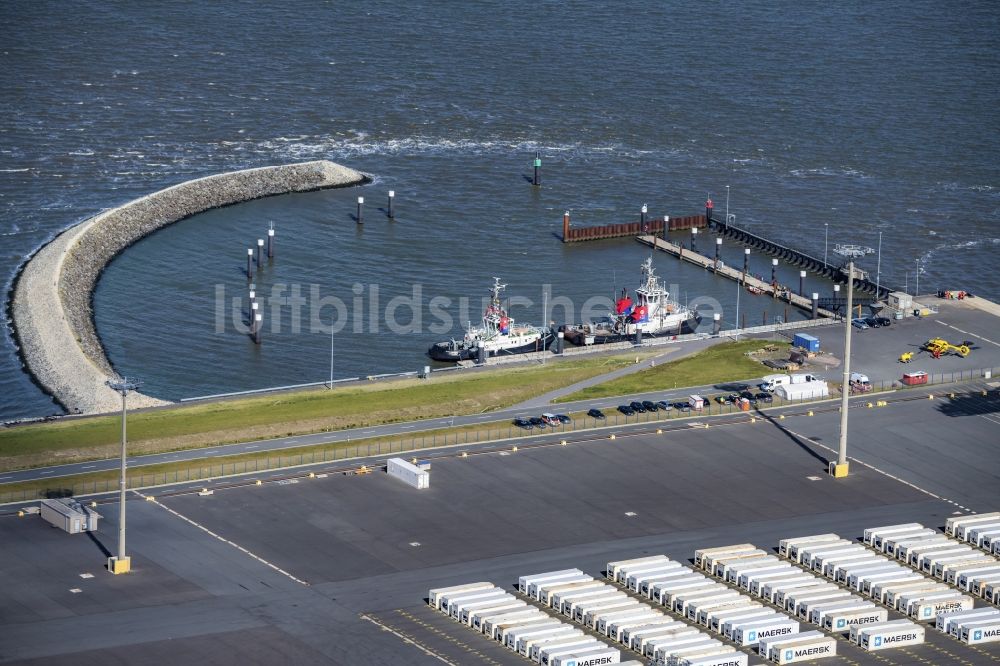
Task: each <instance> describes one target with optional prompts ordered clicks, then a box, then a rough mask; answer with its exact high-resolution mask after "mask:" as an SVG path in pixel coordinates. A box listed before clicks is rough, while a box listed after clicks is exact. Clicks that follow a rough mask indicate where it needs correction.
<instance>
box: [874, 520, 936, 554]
mask: <svg viewBox="0 0 1000 666" xmlns="http://www.w3.org/2000/svg"><path fill="white" fill-rule="evenodd" d="M922 529H924V526H923V525H921V524H920V523H900V524H898V525H882V526H881V527H869V528H868V529H866V530H865V531H864V535H863V539H862V540H863V541H864V542H865V543H867V544H868V545H869V546H873V547H874V548H876V549H879V550H881V546H882V541H881V537H882V536H884V535H887V534H895V533H903V532H906V531H907V530H909V531H910V532H912V531H914V530H922Z"/></svg>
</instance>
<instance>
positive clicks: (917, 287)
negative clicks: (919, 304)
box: [913, 259, 920, 298]
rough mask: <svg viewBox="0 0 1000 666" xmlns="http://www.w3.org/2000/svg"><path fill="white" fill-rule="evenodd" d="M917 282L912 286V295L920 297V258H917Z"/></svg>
mask: <svg viewBox="0 0 1000 666" xmlns="http://www.w3.org/2000/svg"><path fill="white" fill-rule="evenodd" d="M916 280H917V284H916V285H914V287H913V297H914V298H920V259H917V275H916Z"/></svg>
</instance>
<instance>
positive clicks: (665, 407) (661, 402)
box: [656, 400, 673, 412]
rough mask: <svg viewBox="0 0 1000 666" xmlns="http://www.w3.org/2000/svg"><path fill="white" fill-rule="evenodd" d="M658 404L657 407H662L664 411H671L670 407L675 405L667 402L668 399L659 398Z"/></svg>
mask: <svg viewBox="0 0 1000 666" xmlns="http://www.w3.org/2000/svg"><path fill="white" fill-rule="evenodd" d="M656 406H657V407H659V408H660V409H662V410H663V411H665V412H666V411H669V410H670V408H671V407H672V406H673V405H671V404H670V403H669V402H667V401H666V400H657V401H656Z"/></svg>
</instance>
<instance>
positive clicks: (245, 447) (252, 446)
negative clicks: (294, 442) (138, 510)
mask: <svg viewBox="0 0 1000 666" xmlns="http://www.w3.org/2000/svg"><path fill="white" fill-rule="evenodd" d="M258 447H259V445H258V444H248V445H247V446H244V447H243V448H244V449H256V448H258ZM126 517H127V516H126Z"/></svg>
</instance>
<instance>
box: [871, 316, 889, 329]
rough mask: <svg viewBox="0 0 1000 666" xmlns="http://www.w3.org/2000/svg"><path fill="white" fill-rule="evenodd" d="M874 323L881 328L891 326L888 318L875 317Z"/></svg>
mask: <svg viewBox="0 0 1000 666" xmlns="http://www.w3.org/2000/svg"><path fill="white" fill-rule="evenodd" d="M875 321H877V322H878V325H879V326H882V327H883V328H884V327H886V326H889V325H890V324H892V320H891V319H889V318H888V317H875Z"/></svg>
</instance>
